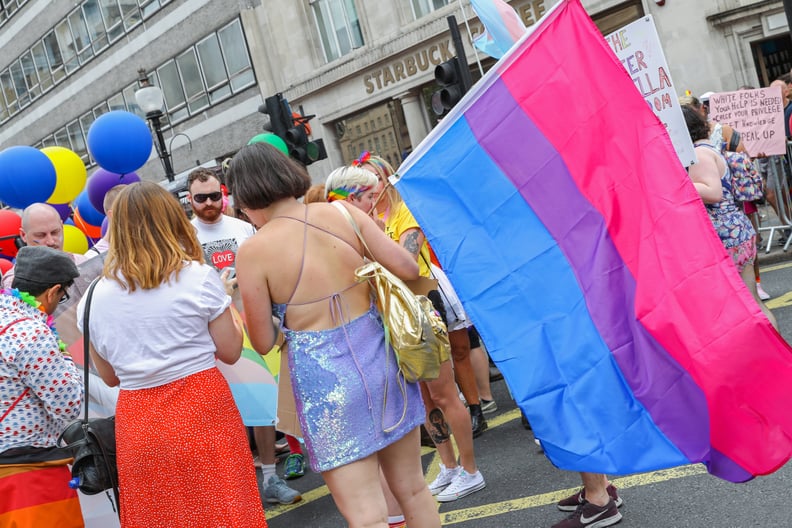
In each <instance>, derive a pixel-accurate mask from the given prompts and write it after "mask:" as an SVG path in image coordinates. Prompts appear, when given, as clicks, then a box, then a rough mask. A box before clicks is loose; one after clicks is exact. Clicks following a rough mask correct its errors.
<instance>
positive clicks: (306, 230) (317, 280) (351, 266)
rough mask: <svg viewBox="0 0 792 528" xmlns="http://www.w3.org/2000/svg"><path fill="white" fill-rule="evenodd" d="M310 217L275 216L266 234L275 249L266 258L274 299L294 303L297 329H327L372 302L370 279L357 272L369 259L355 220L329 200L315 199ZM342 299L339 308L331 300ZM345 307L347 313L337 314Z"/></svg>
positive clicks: (291, 317)
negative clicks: (358, 277)
mask: <svg viewBox="0 0 792 528" xmlns="http://www.w3.org/2000/svg"><path fill="white" fill-rule="evenodd" d="M306 210H307V222H308V223H307V224H306V223H304V221H305V218H299V219H298V218H295V217H289V218H286V217H275V218H272V219H271V220H270V222H269V223H268V224H267V226H266V230H264V229H262V231H263V232H262V233H261V234H262V235H266V236H267V238H268V239H269V240H268V245H269V246H270V247H271V248H272V249H273V250H275V248H280V251H272V252H271V253H270V254H269V255H268V256H267V261H269V263H266V264H265V263H264V262H262V267H264V268H265V269H266V270H267V273H266V279H267V284H268V285H269V290H270V298H271V300H272V302H273V303H274V304H288V306H287V309H286V315H287V318H288V319H287V320H288V325H287V326H288V327H289V328H290V329H292V330H322V329H326V328H333V327H336V326H339V324H341V323H342V322H343V321H348V320H349V319H353V318H355V317H357V316H359V315H361V314H363V313H364V312H365V311H366V310H368V309H369V307H370V305H371V297H370V293H369V286H368V284H358V283H357V282H356V280H355V276H354V272H355V269H357V268H358V267H359V266H360V265H362V264H363V248H362V245H361V244H360V241H359V240H358V239H357V236H356V235H355V233H354V231H353V230H352V227H351V226H350V225H349V222H347V220H346V219H345V218H344V217H343V216H342V215H341V214H340V213H339V211H337V210H336V209H335V208H334V207H332V206H330V205H329V204H311V205H309V206H307V207H306ZM335 295H338V297H339V300H340V301H341V302H340V303H339V305H338V306H336V307H335V308H333V304H331V302H330V300H331V298H332V297H333V296H335ZM338 308H340V309H341V310H343V313H333V311H334V310H335V309H338Z"/></svg>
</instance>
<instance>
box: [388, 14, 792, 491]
mask: <svg viewBox="0 0 792 528" xmlns="http://www.w3.org/2000/svg"><path fill="white" fill-rule="evenodd" d="M399 172H400V179H398V181H397V182H396V187H397V188H398V190H399V191H400V192H401V194H402V196H403V197H404V199H405V201H406V202H407V204H408V205H409V207H410V209H411V210H412V212H413V213H414V214H415V217H416V218H417V220H418V222H419V223H420V224H421V226H422V227H423V228H424V231H425V232H426V235H427V237H428V239H429V241H430V243H431V244H432V247H433V249H434V250H435V252H436V253H437V255H438V257H439V258H440V262H441V263H442V264H443V267H444V268H445V269H446V271H447V273H448V275H449V278H450V279H451V281H452V282H453V284H454V287H455V288H456V290H457V293H458V294H459V296H460V298H461V299H462V301H463V303H464V305H465V309H466V310H467V311H468V314H469V315H470V316H471V318H472V319H473V321H474V322H475V323H476V326H477V328H478V329H479V331H480V332H481V334H482V336H483V338H484V341H485V342H486V344H487V347H488V348H489V350H490V352H491V354H492V356H493V359H494V360H495V361H496V363H497V364H498V366H499V367H500V369H501V371H502V372H503V374H504V376H505V378H506V381H507V382H508V384H509V387H510V389H511V391H512V394H513V395H514V397H515V399H516V400H517V402H518V404H519V405H520V407H521V408H522V409H523V410H524V411H525V413H526V415H527V416H528V418H529V419H530V421H531V424H532V426H533V429H534V431H535V433H536V435H537V437H538V438H541V439H542V441H543V447H544V450H545V452H546V453H547V455H548V456H549V458H550V459H551V460H552V461H553V463H555V464H556V465H557V466H559V467H561V468H564V469H571V470H578V471H591V472H599V473H611V474H614V473H615V474H625V473H633V472H641V471H648V470H655V469H659V468H667V467H671V466H676V465H680V464H688V463H694V462H703V463H705V464H706V465H707V467H708V469H709V471H710V472H711V473H713V474H715V475H717V476H719V477H721V478H724V479H728V480H731V481H735V482H739V481H744V480H747V479H750V478H751V477H753V476H755V475H762V474H767V473H770V472H773V471H775V470H776V469H778V468H779V467H781V466H782V465H783V464H784V463H785V462H786V461H787V460H788V459H789V457H790V454H791V452H792V451H791V450H792V438H790V435H791V434H792V412H790V410H789V399H790V388H789V387H792V354H791V353H790V352H792V351H791V350H790V348H789V346H788V345H787V344H786V343H785V342H784V340H783V338H782V337H781V336H780V335H779V334H778V333H777V332H776V331H775V330H773V328H772V327H771V326H770V323H769V322H768V321H767V319H766V318H765V317H764V316H763V315H762V313H761V312H760V310H759V308H758V307H757V305H756V304H755V302H754V300H753V298H752V297H751V295H750V293H749V292H748V290H747V288H745V286H744V285H743V283H742V281H741V280H740V277H739V276H738V274H737V272H736V269H735V267H734V265H733V264H732V262H731V259H730V258H729V257H728V256H727V254H726V252H725V251H724V249H723V246H722V245H721V243H720V240H719V239H718V237H717V235H716V233H715V231H714V229H713V228H712V224H711V223H710V221H709V218H708V217H707V214H706V212H705V210H704V206H703V205H702V203H701V200H700V199H699V197H698V195H697V194H696V191H695V189H694V187H693V185H691V183H690V180H689V178H688V176H687V174H686V173H685V170H684V169H683V168H682V166H681V164H680V163H679V159H678V158H677V156H676V154H675V152H674V148H673V146H672V144H671V141H670V139H669V137H668V135H667V134H666V132H665V129H664V128H663V125H662V124H661V123H660V121H658V119H657V117H655V115H654V114H653V113H652V111H651V110H650V109H649V107H648V106H647V105H646V102H645V101H644V99H643V97H642V96H641V94H640V93H638V91H637V90H636V89H635V86H634V84H633V82H632V80H631V79H630V78H629V76H628V75H627V73H626V71H625V70H624V68H623V67H622V66H621V64H620V63H619V61H618V59H617V58H616V57H615V56H614V55H613V53H612V52H611V50H610V49H609V47H608V46H607V44H606V43H605V42H604V40H603V37H602V35H601V34H600V33H599V31H598V30H597V28H596V27H595V26H594V24H593V23H592V21H591V19H590V18H589V17H588V15H587V14H586V13H585V11H584V10H583V7H582V6H581V5H580V2H579V0H561V1H560V2H559V3H558V4H557V5H556V6H555V7H554V8H553V9H552V10H551V12H550V13H548V14H547V16H546V17H545V18H544V19H543V20H542V22H541V23H539V24H537V26H535V30H534V31H533V32H531V33H530V34H529V35H527V36H526V37H524V38H523V40H522V41H521V42H520V44H518V46H517V47H515V48H514V49H513V50H512V51H511V53H510V54H509V55H507V56H506V57H504V58H503V59H502V60H501V61H500V62H499V63H498V64H496V65H495V66H494V68H493V70H492V71H490V72H489V73H488V74H487V75H486V76H485V77H484V78H483V79H482V80H481V81H480V82H479V83H478V84H477V85H476V86H475V87H474V88H473V90H472V91H471V92H470V93H469V94H468V95H467V96H466V97H465V99H463V101H461V102H460V103H459V104H458V105H457V107H456V108H455V109H454V110H453V111H452V112H451V114H450V115H449V116H448V117H446V118H445V119H443V121H442V123H441V124H440V125H439V126H438V127H437V129H436V130H434V131H433V132H432V134H430V136H429V137H428V138H427V139H426V140H425V141H424V142H423V143H422V144H421V145H420V146H419V147H418V148H417V149H416V151H415V152H414V153H413V154H412V155H411V156H410V158H409V159H408V160H407V161H406V163H405V164H404V165H403V167H402V168H401V169H400V171H399Z"/></svg>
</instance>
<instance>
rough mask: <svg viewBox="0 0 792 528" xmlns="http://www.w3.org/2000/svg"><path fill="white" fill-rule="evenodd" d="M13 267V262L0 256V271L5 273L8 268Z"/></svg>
mask: <svg viewBox="0 0 792 528" xmlns="http://www.w3.org/2000/svg"><path fill="white" fill-rule="evenodd" d="M13 267H14V263H13V262H11V261H10V260H8V259H4V258H0V273H2V274H3V275H5V274H6V272H8V270H10V269H11V268H13Z"/></svg>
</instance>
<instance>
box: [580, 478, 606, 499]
mask: <svg viewBox="0 0 792 528" xmlns="http://www.w3.org/2000/svg"><path fill="white" fill-rule="evenodd" d="M580 478H581V479H582V480H583V488H584V489H585V490H586V500H587V501H589V502H590V503H592V504H596V505H597V506H605V505H606V504H608V502H609V501H610V496H609V495H608V491H607V487H608V478H607V477H606V476H605V475H603V474H602V473H581V474H580Z"/></svg>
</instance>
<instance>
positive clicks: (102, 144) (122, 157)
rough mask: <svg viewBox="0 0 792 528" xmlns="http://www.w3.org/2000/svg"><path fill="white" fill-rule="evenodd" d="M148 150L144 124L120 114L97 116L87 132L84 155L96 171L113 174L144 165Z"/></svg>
mask: <svg viewBox="0 0 792 528" xmlns="http://www.w3.org/2000/svg"><path fill="white" fill-rule="evenodd" d="M152 146H153V143H152V141H151V132H150V131H149V127H148V125H147V124H146V122H145V121H144V120H142V119H141V118H139V117H138V116H136V115H135V114H132V113H130V112H125V111H123V110H114V111H112V112H108V113H106V114H102V115H100V116H99V118H98V119H97V120H96V121H94V122H93V124H92V125H91V128H90V129H89V130H88V152H90V153H91V156H92V157H93V159H95V160H96V163H98V164H99V166H100V167H102V168H103V169H105V170H108V171H110V172H115V173H117V174H127V173H129V172H133V171H135V170H137V169H139V168H140V167H142V166H143V165H145V164H146V162H147V161H148V159H149V156H150V155H151V148H152Z"/></svg>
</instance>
